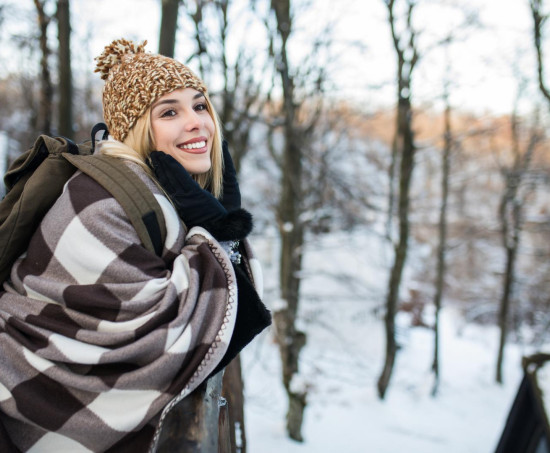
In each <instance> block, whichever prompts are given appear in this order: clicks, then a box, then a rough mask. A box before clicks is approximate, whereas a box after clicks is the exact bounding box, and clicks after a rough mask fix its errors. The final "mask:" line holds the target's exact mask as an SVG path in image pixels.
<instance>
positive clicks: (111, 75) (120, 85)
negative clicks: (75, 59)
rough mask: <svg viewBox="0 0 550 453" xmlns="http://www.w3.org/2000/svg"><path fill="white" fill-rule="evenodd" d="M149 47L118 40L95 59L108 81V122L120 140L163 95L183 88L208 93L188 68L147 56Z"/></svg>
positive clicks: (105, 92)
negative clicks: (146, 48) (146, 50)
mask: <svg viewBox="0 0 550 453" xmlns="http://www.w3.org/2000/svg"><path fill="white" fill-rule="evenodd" d="M146 44H147V41H143V43H141V44H140V45H136V44H135V43H133V42H132V41H127V40H126V39H117V40H115V41H113V42H112V43H111V44H109V45H108V46H106V47H105V50H104V51H103V53H102V54H101V55H100V56H99V57H97V58H96V59H95V60H96V61H97V67H96V70H95V72H99V73H101V78H102V79H103V80H105V86H104V88H103V116H104V118H105V123H106V124H107V127H108V128H109V133H110V134H111V135H112V136H113V138H114V139H116V140H119V141H124V139H125V138H126V136H127V135H128V131H129V130H130V129H131V128H132V127H133V126H134V124H135V123H136V121H137V120H138V118H139V117H140V116H141V115H143V113H144V112H145V111H146V110H147V109H148V108H149V107H150V106H151V105H152V104H153V103H154V102H155V101H156V100H157V99H158V98H159V97H161V96H162V95H164V94H166V93H170V92H172V91H174V90H177V89H179V88H193V89H195V90H197V91H200V92H202V93H205V94H206V93H207V90H206V86H205V85H204V83H203V82H202V80H201V79H199V78H198V77H197V76H196V75H195V74H194V73H193V72H192V71H191V70H190V69H189V68H188V67H187V66H185V65H184V64H182V63H180V62H179V61H176V60H174V59H173V58H168V57H165V56H163V55H158V54H152V53H146V52H145V50H144V48H145V45H146Z"/></svg>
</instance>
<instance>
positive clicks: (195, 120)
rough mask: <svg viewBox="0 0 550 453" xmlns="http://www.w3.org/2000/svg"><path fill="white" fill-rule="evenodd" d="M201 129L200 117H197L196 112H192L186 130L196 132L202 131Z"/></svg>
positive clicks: (186, 123)
mask: <svg viewBox="0 0 550 453" xmlns="http://www.w3.org/2000/svg"><path fill="white" fill-rule="evenodd" d="M200 127H201V120H200V117H199V115H197V113H196V112H195V111H193V112H190V113H189V114H188V115H187V118H186V122H185V129H186V130H187V131H194V130H196V129H200Z"/></svg>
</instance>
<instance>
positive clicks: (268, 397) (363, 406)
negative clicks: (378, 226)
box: [242, 237, 530, 453]
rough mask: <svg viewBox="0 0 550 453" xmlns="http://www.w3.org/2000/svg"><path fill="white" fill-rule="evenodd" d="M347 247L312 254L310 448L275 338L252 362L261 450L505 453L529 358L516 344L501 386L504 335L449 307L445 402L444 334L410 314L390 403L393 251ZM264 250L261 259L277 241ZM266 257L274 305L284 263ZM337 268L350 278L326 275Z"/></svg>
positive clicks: (252, 416)
mask: <svg viewBox="0 0 550 453" xmlns="http://www.w3.org/2000/svg"><path fill="white" fill-rule="evenodd" d="M343 239H344V238H343V237H339V238H338V237H332V238H327V239H326V240H323V243H322V244H317V246H316V247H315V249H317V252H316V253H308V254H307V256H306V275H305V281H304V291H303V294H304V299H303V301H302V309H301V312H300V323H301V324H300V328H302V329H303V330H305V331H306V332H307V335H308V344H307V345H306V347H305V348H304V350H303V352H302V355H301V363H300V367H301V369H300V379H301V380H302V381H303V382H305V383H306V385H308V388H309V396H308V406H307V408H306V413H305V420H304V426H303V435H304V438H305V441H304V442H303V443H297V442H294V441H291V440H289V439H287V437H286V435H285V418H284V417H285V412H286V404H287V403H286V396H285V394H284V389H283V387H282V384H281V378H280V375H281V372H280V362H279V356H278V349H277V346H276V344H275V343H274V341H273V332H272V331H267V332H264V333H263V334H262V335H261V336H260V337H259V338H258V339H257V340H256V341H255V342H253V343H252V344H251V345H250V346H248V348H247V349H245V351H244V352H243V354H242V360H243V373H244V378H245V394H246V420H245V423H246V435H247V442H248V451H249V453H275V452H276V453H280V452H284V453H313V452H315V453H323V452H342V453H366V452H369V453H370V452H372V453H395V452H402V451H407V452H411V453H436V452H437V453H439V452H445V453H487V452H492V451H494V448H495V447H496V443H497V442H498V439H499V436H500V433H501V430H502V427H503V424H504V422H505V420H506V416H507V413H508V411H509V409H510V406H511V404H512V401H513V398H514V396H515V392H516V390H517V387H518V385H519V382H520V380H521V377H522V370H521V365H520V363H521V356H522V355H524V354H527V353H528V352H527V351H525V350H521V348H520V347H519V346H517V345H508V346H507V348H506V355H505V370H504V379H505V383H504V385H502V386H501V385H497V384H495V382H494V375H495V361H496V352H497V344H498V330H497V329H496V327H493V326H479V325H474V324H464V323H463V321H462V320H461V317H460V315H459V314H458V312H456V310H454V309H453V308H452V307H447V308H445V309H444V310H443V312H442V316H441V323H442V327H441V351H442V353H441V384H440V390H439V394H438V395H437V397H435V398H434V397H432V396H431V389H432V383H433V376H432V374H431V373H430V366H431V362H432V356H433V352H432V351H433V332H432V331H431V330H430V329H427V328H422V327H410V322H409V319H408V315H406V314H400V315H399V317H398V324H399V326H400V328H399V332H400V334H399V342H400V344H401V345H402V348H401V349H400V351H399V353H398V356H397V361H396V365H395V368H394V375H393V377H392V381H391V385H390V388H389V390H388V393H387V395H386V399H385V400H384V401H381V400H380V399H379V398H378V396H377V393H376V380H377V378H378V375H379V373H380V371H381V369H382V365H383V360H384V347H385V344H384V331H383V322H382V320H381V313H380V310H378V311H377V310H376V307H377V306H378V305H379V303H380V300H381V299H380V297H379V296H380V294H383V290H384V287H385V284H386V281H385V277H384V276H385V270H384V269H385V268H386V267H387V253H386V252H385V251H384V250H383V249H382V248H381V247H380V246H377V245H376V244H379V243H381V242H382V241H377V240H376V238H372V237H371V238H370V239H369V238H367V237H363V238H361V237H355V238H353V241H347V243H348V245H347V247H343V246H342V244H345V243H346V242H344V241H343ZM348 239H349V238H348ZM337 245H338V247H337ZM270 247H271V246H270ZM268 248H269V247H268ZM358 250H369V253H368V254H366V253H357V251H358ZM259 251H260V257H261V255H262V253H265V251H266V247H265V244H263V248H262V244H260V250H259ZM271 251H272V250H271ZM264 256H265V255H264ZM266 261H267V266H266V273H267V275H266V277H267V278H266V281H267V284H268V285H267V290H268V291H267V296H266V301H267V303H268V304H269V302H270V300H269V299H270V297H271V299H275V298H276V295H275V293H276V290H275V288H274V287H271V288H270V285H275V284H276V283H275V278H274V277H273V275H270V273H273V274H276V272H273V271H274V270H275V269H276V263H274V262H273V261H270V258H266ZM385 263H386V264H385ZM373 264H374V265H373ZM328 268H331V269H332V270H334V271H336V272H337V273H338V274H339V278H337V279H331V278H330V277H329V276H328V272H323V269H324V270H325V271H327V270H328ZM373 269H374V270H373ZM314 270H315V272H314ZM317 271H318V272H317ZM362 272H364V273H366V274H368V275H363V277H364V281H366V282H367V283H366V287H367V290H366V291H365V292H364V294H361V293H360V292H359V290H358V286H357V285H356V282H355V281H354V280H353V278H352V277H350V276H353V275H354V276H355V277H357V278H361V273H362ZM352 274H353V275H352ZM350 288H351V289H350ZM338 294H340V296H341V297H338ZM361 296H363V297H361ZM382 300H383V299H382ZM529 352H530V351H529Z"/></svg>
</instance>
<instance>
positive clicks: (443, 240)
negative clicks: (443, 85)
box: [432, 93, 452, 396]
mask: <svg viewBox="0 0 550 453" xmlns="http://www.w3.org/2000/svg"><path fill="white" fill-rule="evenodd" d="M445 102H446V108H445V140H444V145H443V146H444V147H443V158H442V165H441V170H442V171H441V207H440V209H439V245H438V249H437V265H436V280H435V295H434V306H435V320H434V360H433V364H432V370H433V372H434V385H433V388H432V396H436V395H437V392H438V390H439V365H440V364H439V315H440V312H441V305H442V299H443V286H444V283H445V269H446V266H445V261H446V256H445V255H446V253H445V251H446V248H447V202H448V198H449V176H450V157H451V149H452V132H451V107H450V105H449V99H448V95H447V93H446V94H445Z"/></svg>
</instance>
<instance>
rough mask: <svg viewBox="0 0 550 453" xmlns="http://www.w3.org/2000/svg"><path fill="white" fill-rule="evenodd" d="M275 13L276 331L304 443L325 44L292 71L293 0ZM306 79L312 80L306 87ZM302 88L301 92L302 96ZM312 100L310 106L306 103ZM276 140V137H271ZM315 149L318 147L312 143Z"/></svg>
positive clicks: (291, 415)
mask: <svg viewBox="0 0 550 453" xmlns="http://www.w3.org/2000/svg"><path fill="white" fill-rule="evenodd" d="M271 11H272V12H273V14H274V19H275V21H274V24H273V27H274V29H270V27H269V24H266V25H267V26H268V29H270V31H271V42H270V52H271V55H272V58H273V60H274V64H275V68H276V72H277V75H278V78H279V80H280V87H281V93H282V101H281V103H280V104H279V105H280V112H279V114H278V115H277V116H276V118H280V119H278V120H272V121H275V124H272V126H274V127H275V128H276V129H277V130H280V131H281V135H282V138H283V144H282V152H281V153H280V155H279V154H278V153H276V152H275V149H274V148H275V146H273V143H272V144H271V148H272V154H273V155H274V157H275V162H277V163H278V164H279V166H280V171H281V188H280V190H281V192H280V196H279V202H278V206H277V223H278V227H279V236H280V239H281V250H280V263H279V266H280V267H279V281H280V299H281V305H280V308H279V309H277V310H276V311H275V313H274V320H275V330H276V337H277V343H278V345H279V352H280V356H281V361H282V374H283V376H282V377H283V385H284V387H285V390H286V392H287V396H288V401H289V405H288V412H287V425H286V427H287V432H288V435H289V437H290V438H292V439H294V440H297V441H302V440H303V437H302V433H301V429H302V422H303V415H304V410H305V407H306V402H307V385H304V383H303V382H300V380H299V378H298V372H299V355H300V352H301V350H302V348H303V347H304V345H305V343H306V334H305V333H304V332H301V331H300V330H299V329H298V328H297V326H296V318H297V314H298V306H299V301H300V283H301V272H302V257H303V252H304V234H305V229H306V221H305V219H304V217H303V214H304V207H305V200H306V190H305V188H304V183H305V178H306V171H305V169H304V160H305V156H306V155H308V154H309V152H310V149H309V147H311V146H312V141H313V140H312V138H313V134H314V131H315V130H316V127H317V124H318V121H319V118H320V113H321V111H322V103H320V102H318V103H317V104H315V103H314V102H312V101H313V100H314V99H316V95H317V97H318V99H320V94H321V93H322V92H323V87H324V83H325V72H324V69H323V67H322V65H320V64H319V59H318V58H317V52H318V51H319V49H320V48H321V47H323V46H324V44H323V43H321V42H315V43H314V44H313V47H312V52H311V53H312V57H313V58H312V59H311V61H305V60H303V61H301V64H300V68H301V69H302V71H301V72H300V71H299V70H295V69H293V68H291V66H290V62H289V58H288V43H289V38H290V37H291V35H292V32H293V27H292V23H293V9H292V5H291V2H290V0H271ZM307 80H310V81H313V85H312V87H311V88H310V89H309V91H308V89H307V88H306V87H305V86H306V85H307ZM297 88H300V92H301V94H300V95H298V89H297ZM308 101H309V102H308ZM271 137H273V136H271ZM313 146H314V145H313Z"/></svg>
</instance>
